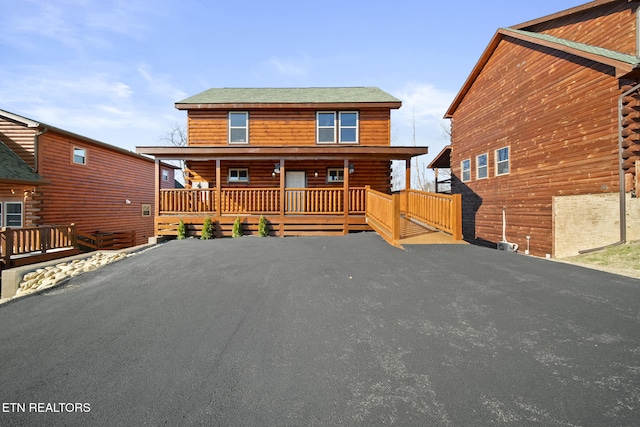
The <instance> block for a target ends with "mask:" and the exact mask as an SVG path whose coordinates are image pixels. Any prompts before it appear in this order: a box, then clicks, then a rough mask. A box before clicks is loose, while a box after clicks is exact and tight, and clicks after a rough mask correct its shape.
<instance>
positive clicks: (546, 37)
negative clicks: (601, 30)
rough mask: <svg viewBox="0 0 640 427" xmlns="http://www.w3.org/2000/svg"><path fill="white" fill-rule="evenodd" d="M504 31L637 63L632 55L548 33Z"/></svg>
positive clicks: (632, 63) (511, 29)
mask: <svg viewBox="0 0 640 427" xmlns="http://www.w3.org/2000/svg"><path fill="white" fill-rule="evenodd" d="M504 30H506V31H511V32H513V33H516V34H521V35H524V36H529V37H533V38H536V39H539V40H545V41H548V42H552V43H556V44H558V45H561V46H566V47H570V48H572V49H577V50H581V51H583V52H586V53H591V54H594V55H599V56H602V57H604V58H609V59H613V60H616V61H620V62H624V63H627V64H631V65H635V64H638V61H639V60H638V58H637V57H635V56H633V55H627V54H625V53H620V52H616V51H614V50H609V49H605V48H603V47H598V46H593V45H589V44H585V43H579V42H574V41H572V40H567V39H562V38H559V37H555V36H550V35H548V34H541V33H532V32H530V31H523V30H516V29H513V28H504Z"/></svg>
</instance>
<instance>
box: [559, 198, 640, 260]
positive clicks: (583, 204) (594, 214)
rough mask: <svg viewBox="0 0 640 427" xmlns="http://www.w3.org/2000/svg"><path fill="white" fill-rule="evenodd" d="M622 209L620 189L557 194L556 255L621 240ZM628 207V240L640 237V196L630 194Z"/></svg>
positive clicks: (565, 255)
mask: <svg viewBox="0 0 640 427" xmlns="http://www.w3.org/2000/svg"><path fill="white" fill-rule="evenodd" d="M619 209H620V200H619V195H618V193H607V194H590V195H579V196H556V197H554V198H553V222H554V239H553V240H554V244H553V247H554V257H555V258H566V257H569V256H574V255H578V253H579V251H581V250H587V249H593V248H597V247H601V246H605V245H610V244H612V243H616V242H618V241H619V240H620V214H619ZM626 209H627V224H626V225H627V227H626V228H627V242H632V241H637V240H640V199H638V198H631V195H629V194H627V197H626Z"/></svg>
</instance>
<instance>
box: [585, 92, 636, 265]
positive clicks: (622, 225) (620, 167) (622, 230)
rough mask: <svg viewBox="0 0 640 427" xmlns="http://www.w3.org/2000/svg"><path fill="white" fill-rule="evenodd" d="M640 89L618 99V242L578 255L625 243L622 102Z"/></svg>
mask: <svg viewBox="0 0 640 427" xmlns="http://www.w3.org/2000/svg"><path fill="white" fill-rule="evenodd" d="M638 89H640V84H637V85H635V86H634V87H632V88H631V89H629V90H627V91H626V92H624V93H623V94H622V95H620V97H619V98H618V175H619V179H620V182H619V185H620V190H619V198H620V240H619V241H617V242H616V243H612V244H610V245H606V246H601V247H599V248H593V249H585V250H582V251H578V253H580V254H586V253H589V252H596V251H599V250H602V249H606V248H609V247H612V246H619V245H622V244H625V243H627V200H626V194H627V193H626V191H625V179H624V168H623V166H624V159H623V158H622V143H623V141H624V138H623V137H622V120H623V117H622V100H623V99H624V97H626V96H628V95H630V94H632V93H633V92H635V91H637V90H638Z"/></svg>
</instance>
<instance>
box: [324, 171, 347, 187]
mask: <svg viewBox="0 0 640 427" xmlns="http://www.w3.org/2000/svg"><path fill="white" fill-rule="evenodd" d="M332 182H344V168H329V169H327V183H329V184H330V183H332Z"/></svg>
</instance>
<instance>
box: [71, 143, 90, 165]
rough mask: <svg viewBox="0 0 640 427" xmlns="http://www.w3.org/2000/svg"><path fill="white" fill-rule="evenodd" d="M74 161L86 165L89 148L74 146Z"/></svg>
mask: <svg viewBox="0 0 640 427" xmlns="http://www.w3.org/2000/svg"><path fill="white" fill-rule="evenodd" d="M73 163H75V164H76V165H86V164H87V150H86V149H84V148H79V147H73Z"/></svg>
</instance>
